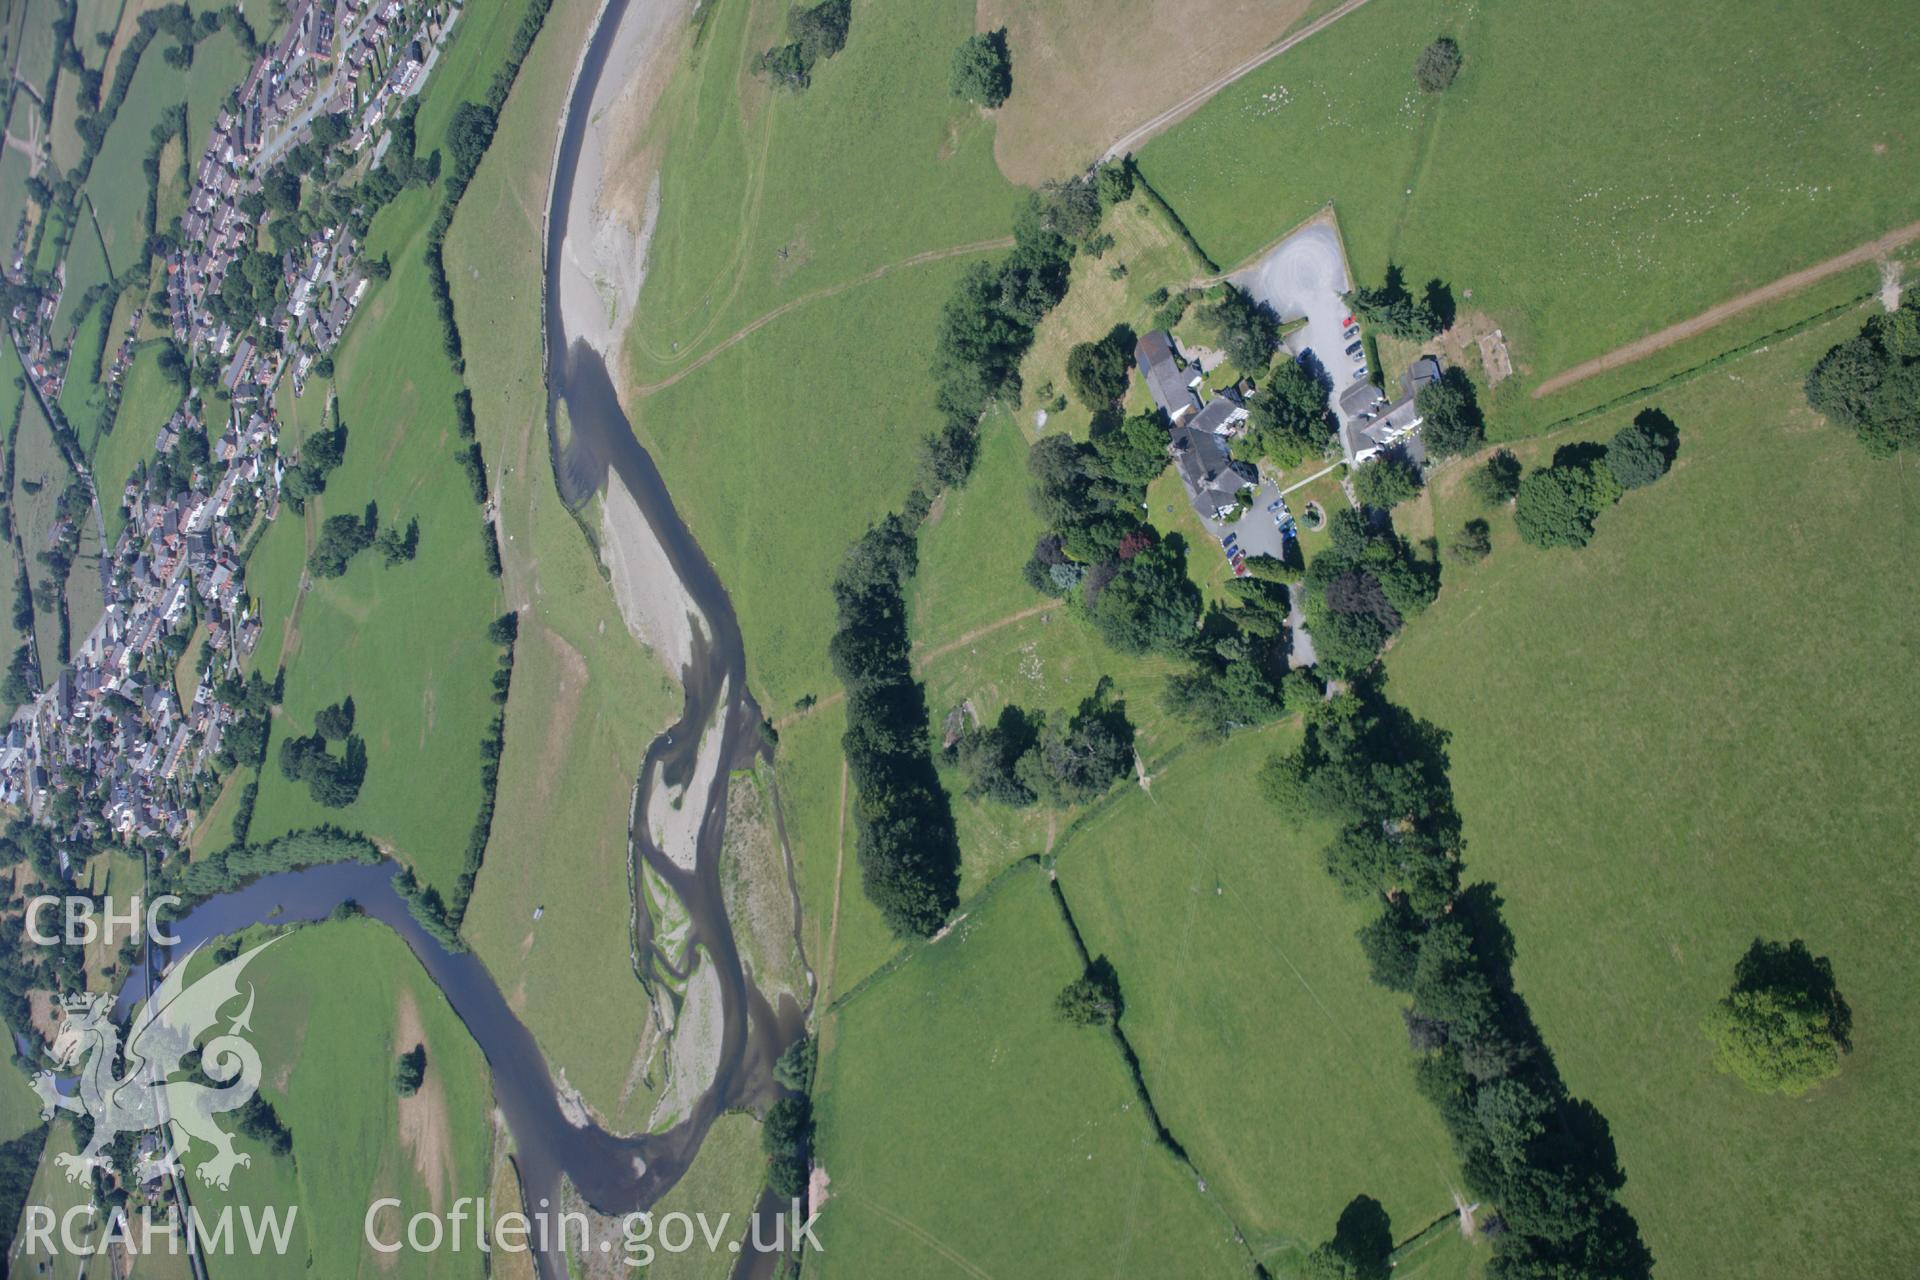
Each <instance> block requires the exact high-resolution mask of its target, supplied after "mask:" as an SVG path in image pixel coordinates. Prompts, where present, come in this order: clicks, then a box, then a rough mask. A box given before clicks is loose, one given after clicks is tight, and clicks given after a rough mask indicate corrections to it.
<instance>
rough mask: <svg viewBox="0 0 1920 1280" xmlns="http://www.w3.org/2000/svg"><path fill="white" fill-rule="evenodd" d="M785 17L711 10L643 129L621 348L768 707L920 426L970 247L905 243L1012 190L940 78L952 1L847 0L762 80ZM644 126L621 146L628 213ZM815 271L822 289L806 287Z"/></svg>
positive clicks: (790, 684)
mask: <svg viewBox="0 0 1920 1280" xmlns="http://www.w3.org/2000/svg"><path fill="white" fill-rule="evenodd" d="M783 13H784V6H773V5H760V6H751V5H748V4H746V3H744V2H743V0H730V2H729V3H725V4H723V5H722V7H721V8H720V9H719V10H717V11H716V12H715V13H714V14H713V15H712V17H711V18H710V19H709V20H708V29H707V32H706V36H705V39H704V41H703V42H702V44H701V45H700V47H699V50H698V51H697V53H696V54H695V55H694V60H693V61H692V62H690V63H689V64H688V65H687V66H685V67H684V68H683V69H682V70H681V72H680V74H679V76H678V77H677V79H676V81H675V82H674V83H673V84H672V85H671V86H670V87H669V88H668V89H667V91H666V93H665V95H664V97H663V101H662V106H661V108H660V109H659V110H658V111H657V112H656V113H655V118H656V120H657V121H658V122H659V124H658V125H657V126H656V127H658V128H669V127H670V128H671V130H672V132H671V134H670V136H669V137H667V138H666V140H665V141H664V142H659V143H658V145H659V147H660V150H659V152H658V155H659V157H660V169H659V172H660V206H661V207H660V217H659V224H658V225H659V230H658V232H657V234H656V236H655V238H654V241H653V243H652V245H651V247H650V249H649V266H648V277H647V281H646V284H645V285H644V287H643V288H642V291H641V296H640V301H639V304H638V306H637V308H636V315H638V316H639V317H640V320H639V322H638V324H637V325H636V327H635V328H634V330H633V332H632V333H631V335H630V339H629V344H628V346H629V356H630V372H631V376H632V379H633V381H634V383H635V384H637V391H636V396H635V401H634V418H635V426H636V428H637V429H638V430H639V431H640V432H641V434H642V438H643V440H645V442H646V443H647V444H648V446H649V447H650V448H652V449H653V450H654V454H655V457H656V459H657V460H658V462H659V464H660V467H661V470H662V472H663V473H664V474H665V476H666V478H667V481H668V484H669V485H670V486H671V487H672V489H673V492H674V496H675V500H676V502H677V503H678V504H679V507H680V510H681V513H682V515H683V516H685V517H686V518H687V520H688V523H689V524H690V525H691V526H692V528H693V530H694V532H695V534H696V535H697V536H698V537H699V539H700V542H701V546H702V547H703V549H704V550H705V551H706V553H707V555H708V557H709V558H710V559H711V560H712V561H713V562H714V565H715V567H716V568H717V569H718V570H719V573H720V577H721V579H722V580H723V581H724V582H726V583H727V585H728V587H729V589H730V590H731V592H732V595H733V600H734V605H735V608H736V611H737V612H738V614H739V618H740V624H741V628H742V631H743V632H744V634H745V638H746V648H747V654H748V663H749V672H750V676H751V679H752V680H753V682H754V689H755V692H756V693H757V694H759V695H761V697H762V699H763V701H764V702H765V703H766V704H767V706H768V707H769V708H777V707H786V706H790V705H791V704H792V703H793V701H794V699H796V698H798V697H799V696H801V695H802V694H805V693H809V692H811V693H815V694H824V693H825V692H826V691H827V687H828V685H829V683H830V680H831V677H830V675H829V673H828V670H827V662H826V640H827V636H828V633H829V632H830V630H831V628H832V625H833V623H832V600H831V597H830V595H829V594H828V590H827V588H828V583H829V581H830V580H831V577H832V574H833V571H834V569H835V567H836V566H837V565H838V563H839V560H840V556H841V554H842V552H844V550H845V549H846V547H847V545H848V543H850V542H851V541H852V540H853V538H854V537H856V536H857V535H858V534H859V533H860V531H861V530H862V529H863V528H864V527H865V526H866V524H867V523H868V522H869V521H870V520H872V519H874V518H875V517H877V516H879V515H881V514H882V513H883V512H885V511H887V510H888V509H890V508H892V507H894V506H896V505H897V504H898V503H899V502H900V501H901V500H902V499H903V498H904V497H905V495H906V491H907V488H908V486H909V484H910V483H911V479H912V467H913V459H914V456H915V451H916V449H917V447H918V444H919V441H920V439H921V437H922V436H923V435H924V434H925V433H926V431H927V430H928V429H929V428H930V427H931V425H932V422H933V398H932V386H931V379H930V377H929V376H928V373H927V369H928V364H929V352H930V350H931V348H932V342H933V335H934V331H935V325H936V323H937V320H938V316H939V311H940V307H941V304H942V303H943V302H944V300H945V299H946V297H947V294H948V292H949V290H950V289H951V287H952V284H953V281H954V280H955V278H956V277H957V276H958V274H959V273H960V271H961V270H962V269H963V268H964V266H965V265H966V264H967V263H968V262H970V261H974V260H977V259H978V258H979V257H980V256H982V255H981V254H980V253H978V252H974V253H962V254H959V255H957V256H955V257H951V258H948V259H945V260H943V261H938V262H932V261H926V262H920V263H919V264H918V265H913V264H910V263H908V261H907V260H908V259H913V258H915V257H916V255H920V254H925V253H928V252H932V251H943V250H949V249H954V248H957V247H960V246H966V245H971V244H976V243H978V242H982V241H988V240H992V239H994V238H996V237H1001V236H1004V235H1005V234H1006V233H1007V231H1008V228H1009V225H1010V218H1011V212H1012V207H1013V198H1014V191H1013V188H1011V187H1010V186H1008V185H1007V184H1006V183H1005V181H1004V180H1002V179H1001V178H1000V177H999V175H998V173H997V172H996V171H995V170H994V168H993V160H992V156H991V155H990V153H989V148H990V145H991V134H990V130H989V129H988V128H987V126H986V125H985V124H984V123H982V122H981V121H980V120H979V119H978V117H977V115H976V114H975V113H972V112H971V111H970V110H968V109H967V108H966V107H965V106H964V104H962V103H960V102H958V101H957V100H955V99H953V98H952V97H951V96H950V95H949V94H948V92H947V88H946V74H947V73H946V68H947V63H948V59H949V58H950V56H951V53H952V49H953V46H954V45H956V44H958V43H959V42H960V41H961V40H962V39H963V38H964V37H965V36H966V34H967V33H968V32H969V31H970V30H971V22H972V17H971V14H972V10H971V7H970V6H967V5H962V4H958V3H951V2H947V0H943V2H942V3H940V4H938V5H936V6H932V7H927V6H920V7H917V8H916V9H915V10H913V11H912V12H909V11H907V10H903V9H900V8H898V7H897V6H887V5H880V4H871V3H862V4H858V5H856V6H855V9H854V15H853V26H852V30H851V33H850V35H849V38H848V42H847V47H846V48H845V49H844V50H843V51H842V52H841V53H840V54H838V55H836V56H835V57H834V58H833V59H831V60H830V61H828V62H826V63H825V64H823V65H822V66H820V67H819V68H817V69H816V72H815V75H814V82H813V85H812V87H811V88H809V89H808V90H807V91H806V92H805V93H803V94H799V95H797V96H793V95H777V96H769V92H768V90H767V88H766V87H765V86H764V85H763V84H761V83H759V82H758V81H755V80H754V79H753V78H752V77H751V75H750V73H749V72H748V71H747V69H746V68H747V62H748V61H749V60H750V59H751V57H752V56H753V55H754V54H755V53H757V52H758V51H759V50H760V49H761V48H763V47H764V46H765V45H767V44H769V43H772V42H773V40H774V38H775V35H776V33H777V30H778V27H777V23H778V22H779V21H780V20H781V15H782V14H783ZM654 138H655V135H653V134H649V135H647V137H646V138H643V139H641V140H639V141H638V142H636V147H635V153H634V155H632V156H630V157H629V158H628V160H627V161H625V162H623V164H624V165H625V167H626V169H627V170H630V171H631V172H630V174H629V175H628V176H625V177H623V178H622V181H623V182H624V183H625V184H627V185H628V186H634V185H635V184H637V194H635V195H634V196H633V199H634V203H635V205H636V207H637V206H638V204H639V203H640V202H641V201H642V200H643V199H644V195H645V192H646V190H647V186H648V183H647V180H646V179H645V174H646V173H647V172H648V166H649V165H650V163H651V162H652V161H653V159H654V155H655V153H654V152H653V150H652V148H653V146H654V145H655V142H650V141H649V140H648V139H654ZM656 141H657V139H656ZM889 265H896V266H897V269H895V270H892V271H891V272H889V274H887V275H885V276H883V277H880V278H877V279H871V280H865V279H864V277H866V276H867V275H868V274H869V273H871V272H873V271H874V270H876V269H878V268H881V267H886V266H889ZM830 289H841V290H843V291H841V292H837V293H833V294H832V295H831V296H827V295H823V294H820V293H819V291H822V290H830ZM816 295H817V296H816ZM809 296H812V300H810V301H807V302H805V303H803V304H801V305H799V306H797V307H796V308H795V309H794V310H793V311H791V312H789V313H786V314H783V315H781V316H780V317H779V318H777V319H774V320H773V321H772V322H771V323H769V324H768V325H767V326H766V327H765V328H764V329H762V330H760V331H758V332H757V333H755V334H754V335H753V336H752V337H751V338H750V339H749V340H747V341H744V342H742V343H741V344H740V345H739V346H736V347H732V348H730V349H728V350H727V351H725V352H724V353H722V354H720V355H719V356H718V357H717V358H715V359H713V360H712V362H711V363H710V364H706V365H704V366H703V367H701V368H699V369H698V370H697V371H695V372H691V373H688V374H687V375H686V376H685V377H684V379H683V380H681V381H677V382H674V383H673V384H672V385H671V386H667V387H661V388H659V389H657V390H653V391H651V392H650V391H649V388H653V387H655V386H656V385H657V384H659V383H661V382H662V381H664V380H665V379H666V378H669V377H672V376H674V375H675V374H676V373H682V372H685V371H686V370H687V368H688V367H689V366H690V364H691V361H692V360H693V359H694V358H696V357H697V356H698V355H699V354H700V353H703V352H707V351H710V350H711V349H712V348H713V346H714V345H715V344H716V343H718V342H720V341H722V340H724V339H726V338H727V337H728V336H730V335H731V334H733V333H736V332H738V331H739V330H741V329H743V328H744V327H745V326H746V325H748V324H749V323H751V322H753V321H754V320H756V319H758V318H760V317H763V316H765V315H766V314H767V313H768V312H770V311H771V310H772V309H773V308H775V307H776V306H780V305H783V304H785V303H788V302H793V301H795V300H796V299H800V298H803V297H809ZM676 343H677V344H678V345H677V347H676V346H675V344H676Z"/></svg>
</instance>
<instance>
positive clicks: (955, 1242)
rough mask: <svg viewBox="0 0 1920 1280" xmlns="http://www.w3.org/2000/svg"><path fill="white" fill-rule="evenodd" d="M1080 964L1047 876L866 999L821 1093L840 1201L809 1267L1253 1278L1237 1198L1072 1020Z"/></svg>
mask: <svg viewBox="0 0 1920 1280" xmlns="http://www.w3.org/2000/svg"><path fill="white" fill-rule="evenodd" d="M1080 969H1081V961H1080V955H1079V953H1078V952H1077V951H1076V950H1075V949H1074V945H1073V941H1072V938H1071V936H1070V935H1069V934H1068V932H1067V927H1066V924H1065V922H1064V921H1063V919H1062V918H1061V916H1060V914H1059V911H1058V909H1057V908H1056V907H1055V905H1054V903H1053V901H1052V895H1051V893H1050V892H1049V889H1048V886H1047V880H1046V873H1045V872H1043V871H1041V870H1040V869H1039V868H1038V867H1034V866H1031V865H1028V866H1026V867H1023V868H1021V869H1019V870H1016V871H1014V872H1011V873H1009V875H1008V877H1007V879H1006V880H1004V881H1002V882H1001V883H1000V885H999V886H998V888H997V890H996V891H995V892H994V893H993V894H992V895H991V896H990V897H989V898H988V899H987V900H986V901H982V902H977V903H975V904H974V908H973V911H972V913H971V914H970V915H969V916H968V918H967V920H966V921H965V922H963V923H962V924H961V925H959V926H958V927H957V928H956V929H955V930H954V931H953V932H952V933H951V934H949V935H948V936H947V937H946V938H944V939H942V940H941V941H940V942H938V943H935V944H933V945H932V946H929V947H923V948H919V949H917V950H916V952H915V953H914V954H913V956H912V957H911V958H910V959H909V960H907V961H906V963H904V964H903V965H901V966H900V967H899V968H898V969H895V970H893V971H892V972H891V973H889V974H887V975H886V976H885V977H883V978H881V979H878V980H877V981H876V982H875V983H874V984H873V985H871V986H869V987H868V988H867V989H866V990H864V991H862V992H861V993H860V994H858V995H857V996H855V997H854V998H853V999H852V1000H850V1001H849V1002H848V1003H847V1004H846V1005H845V1006H843V1007H842V1009H841V1010H840V1012H839V1014H838V1015H837V1019H836V1021H837V1027H838V1034H839V1039H840V1047H839V1048H838V1049H837V1050H836V1051H835V1052H833V1053H830V1054H828V1055H827V1057H826V1059H825V1061H824V1062H823V1064H822V1066H821V1073H820V1078H819V1080H818V1082H817V1084H816V1086H815V1098H814V1101H815V1113H816V1116H817V1119H818V1139H817V1144H818V1145H817V1155H818V1159H819V1160H820V1162H821V1163H823V1164H824V1165H825V1166H826V1169H827V1172H828V1174H829V1176H830V1177H831V1178H832V1198H831V1199H830V1200H829V1201H828V1203H827V1207H826V1208H825V1210H824V1211H823V1212H822V1215H821V1218H820V1222H819V1226H818V1228H817V1233H818V1235H819V1237H820V1242H821V1245H822V1251H821V1252H820V1253H818V1254H816V1255H813V1256H812V1257H811V1258H810V1259H809V1261H808V1265H809V1269H811V1270H817V1271H819V1272H820V1273H821V1274H823V1275H826V1276H833V1275H838V1274H842V1273H845V1274H849V1275H852V1274H859V1275H878V1274H885V1275H909V1274H929V1273H932V1272H936V1271H938V1272H942V1273H945V1272H947V1271H950V1270H957V1271H964V1272H967V1273H969V1274H973V1275H983V1274H984V1275H1064V1274H1086V1273H1093V1272H1114V1273H1118V1272H1122V1271H1124V1272H1126V1273H1128V1274H1134V1275H1155V1274H1162V1275H1181V1276H1202V1275H1214V1276H1223V1277H1225V1276H1236V1277H1237V1276H1242V1275H1245V1274H1246V1273H1247V1270H1248V1259H1247V1254H1246V1251H1245V1249H1244V1248H1243V1247H1242V1246H1241V1245H1239V1244H1237V1243H1236V1242H1235V1241H1234V1239H1233V1235H1232V1226H1231V1224H1230V1223H1229V1222H1228V1221H1227V1219H1226V1215H1225V1214H1224V1213H1222V1212H1221V1210H1220V1208H1219V1205H1218V1203H1217V1202H1216V1201H1214V1200H1213V1199H1212V1197H1211V1196H1209V1195H1208V1194H1207V1193H1205V1192H1202V1191H1201V1190H1200V1189H1199V1188H1198V1187H1197V1186H1196V1185H1195V1183H1194V1180H1193V1177H1192V1175H1191V1174H1189V1173H1188V1171H1187V1170H1186V1169H1184V1168H1183V1167H1182V1166H1181V1165H1180V1164H1179V1163H1178V1162H1177V1161H1176V1160H1175V1159H1174V1158H1173V1156H1171V1155H1170V1154H1169V1153H1168V1152H1167V1151H1166V1150H1165V1149H1164V1148H1162V1147H1161V1146H1159V1144H1158V1143H1157V1142H1156V1141H1155V1139H1154V1136H1153V1129H1152V1126H1151V1125H1150V1124H1149V1122H1148V1120H1147V1117H1146V1115H1145V1113H1144V1111H1143V1109H1142V1107H1141V1105H1140V1102H1139V1099H1138V1097H1137V1095H1136V1094H1135V1092H1134V1088H1133V1083H1132V1081H1131V1080H1130V1079H1129V1078H1128V1075H1127V1069H1126V1066H1125V1064H1124V1062H1123V1061H1122V1059H1121V1056H1120V1052H1119V1049H1118V1048H1117V1047H1116V1046H1115V1045H1114V1043H1113V1041H1112V1039H1111V1038H1110V1037H1109V1036H1108V1035H1107V1034H1106V1033H1104V1032H1102V1031H1099V1030H1094V1029H1085V1028H1077V1027H1072V1026H1069V1025H1067V1024H1066V1023H1064V1022H1062V1021H1061V1020H1060V1019H1059V1018H1058V1017H1057V1016H1056V1015H1055V1013H1054V1010H1053V1001H1054V997H1055V995H1056V994H1057V993H1058V992H1059V990H1060V988H1061V987H1062V986H1063V985H1065V984H1066V983H1067V982H1068V981H1070V980H1071V979H1073V978H1076V977H1078V976H1079V974H1080Z"/></svg>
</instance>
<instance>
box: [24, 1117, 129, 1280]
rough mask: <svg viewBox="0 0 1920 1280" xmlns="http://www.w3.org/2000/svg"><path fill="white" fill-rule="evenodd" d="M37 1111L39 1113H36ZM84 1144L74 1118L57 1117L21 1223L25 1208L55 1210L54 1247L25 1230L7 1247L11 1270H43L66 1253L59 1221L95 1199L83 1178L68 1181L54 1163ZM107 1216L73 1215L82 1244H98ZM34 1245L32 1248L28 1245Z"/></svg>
mask: <svg viewBox="0 0 1920 1280" xmlns="http://www.w3.org/2000/svg"><path fill="white" fill-rule="evenodd" d="M35 1114H36V1115H38V1113H37V1112H36V1113H35ZM82 1145H83V1144H82V1143H81V1141H80V1138H79V1135H78V1134H76V1133H75V1132H74V1130H73V1121H72V1120H70V1119H68V1118H67V1116H65V1115H64V1114H62V1115H58V1116H56V1117H55V1118H54V1122H53V1130H52V1132H51V1133H49V1134H48V1136H47V1145H46V1149H45V1150H43V1151H42V1152H41V1154H40V1167H39V1169H37V1170H36V1171H35V1172H34V1175H33V1186H32V1188H31V1189H29V1190H28V1192H27V1198H26V1202H25V1204H24V1206H23V1208H22V1213H21V1219H20V1221H21V1225H23V1226H24V1225H25V1224H26V1222H27V1217H26V1211H27V1210H29V1209H31V1208H32V1207H33V1206H35V1205H38V1206H40V1207H41V1208H42V1209H46V1210H49V1211H51V1212H52V1214H53V1222H54V1228H53V1237H52V1244H53V1246H54V1248H53V1249H52V1250H49V1249H47V1248H46V1247H45V1242H43V1241H40V1240H38V1239H29V1238H28V1237H27V1236H26V1235H25V1234H24V1233H23V1234H17V1235H15V1236H14V1238H13V1247H12V1248H11V1249H10V1250H9V1251H8V1262H9V1263H10V1266H9V1268H8V1270H9V1273H14V1272H17V1273H18V1274H21V1275H33V1274H40V1268H49V1272H48V1273H49V1274H51V1270H50V1269H51V1268H53V1267H54V1266H56V1265H57V1263H58V1261H59V1260H60V1259H61V1258H62V1257H63V1256H65V1245H64V1244H63V1243H62V1242H61V1239H60V1225H59V1224H60V1222H61V1221H62V1220H63V1219H64V1218H65V1217H66V1215H67V1214H68V1213H69V1212H71V1211H72V1210H74V1209H83V1208H85V1207H86V1205H87V1203H88V1201H89V1200H91V1199H92V1189H91V1187H90V1186H89V1185H88V1184H87V1183H86V1182H84V1181H82V1182H69V1181H67V1174H66V1171H65V1170H64V1169H61V1168H59V1167H58V1166H57V1165H55V1164H54V1160H55V1158H56V1157H59V1156H62V1155H72V1154H75V1153H77V1152H78V1151H79V1150H80V1148H81V1146H82ZM105 1231H106V1220H105V1218H104V1217H99V1218H94V1219H91V1220H89V1219H88V1218H86V1217H83V1216H81V1215H79V1214H75V1216H74V1218H73V1232H72V1235H73V1239H74V1241H75V1242H76V1243H78V1244H80V1245H81V1247H82V1248H93V1247H96V1246H97V1245H99V1243H100V1241H101V1240H102V1238H103V1237H104V1235H105ZM29 1245H32V1246H33V1247H32V1249H31V1251H29V1249H28V1246H29Z"/></svg>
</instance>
